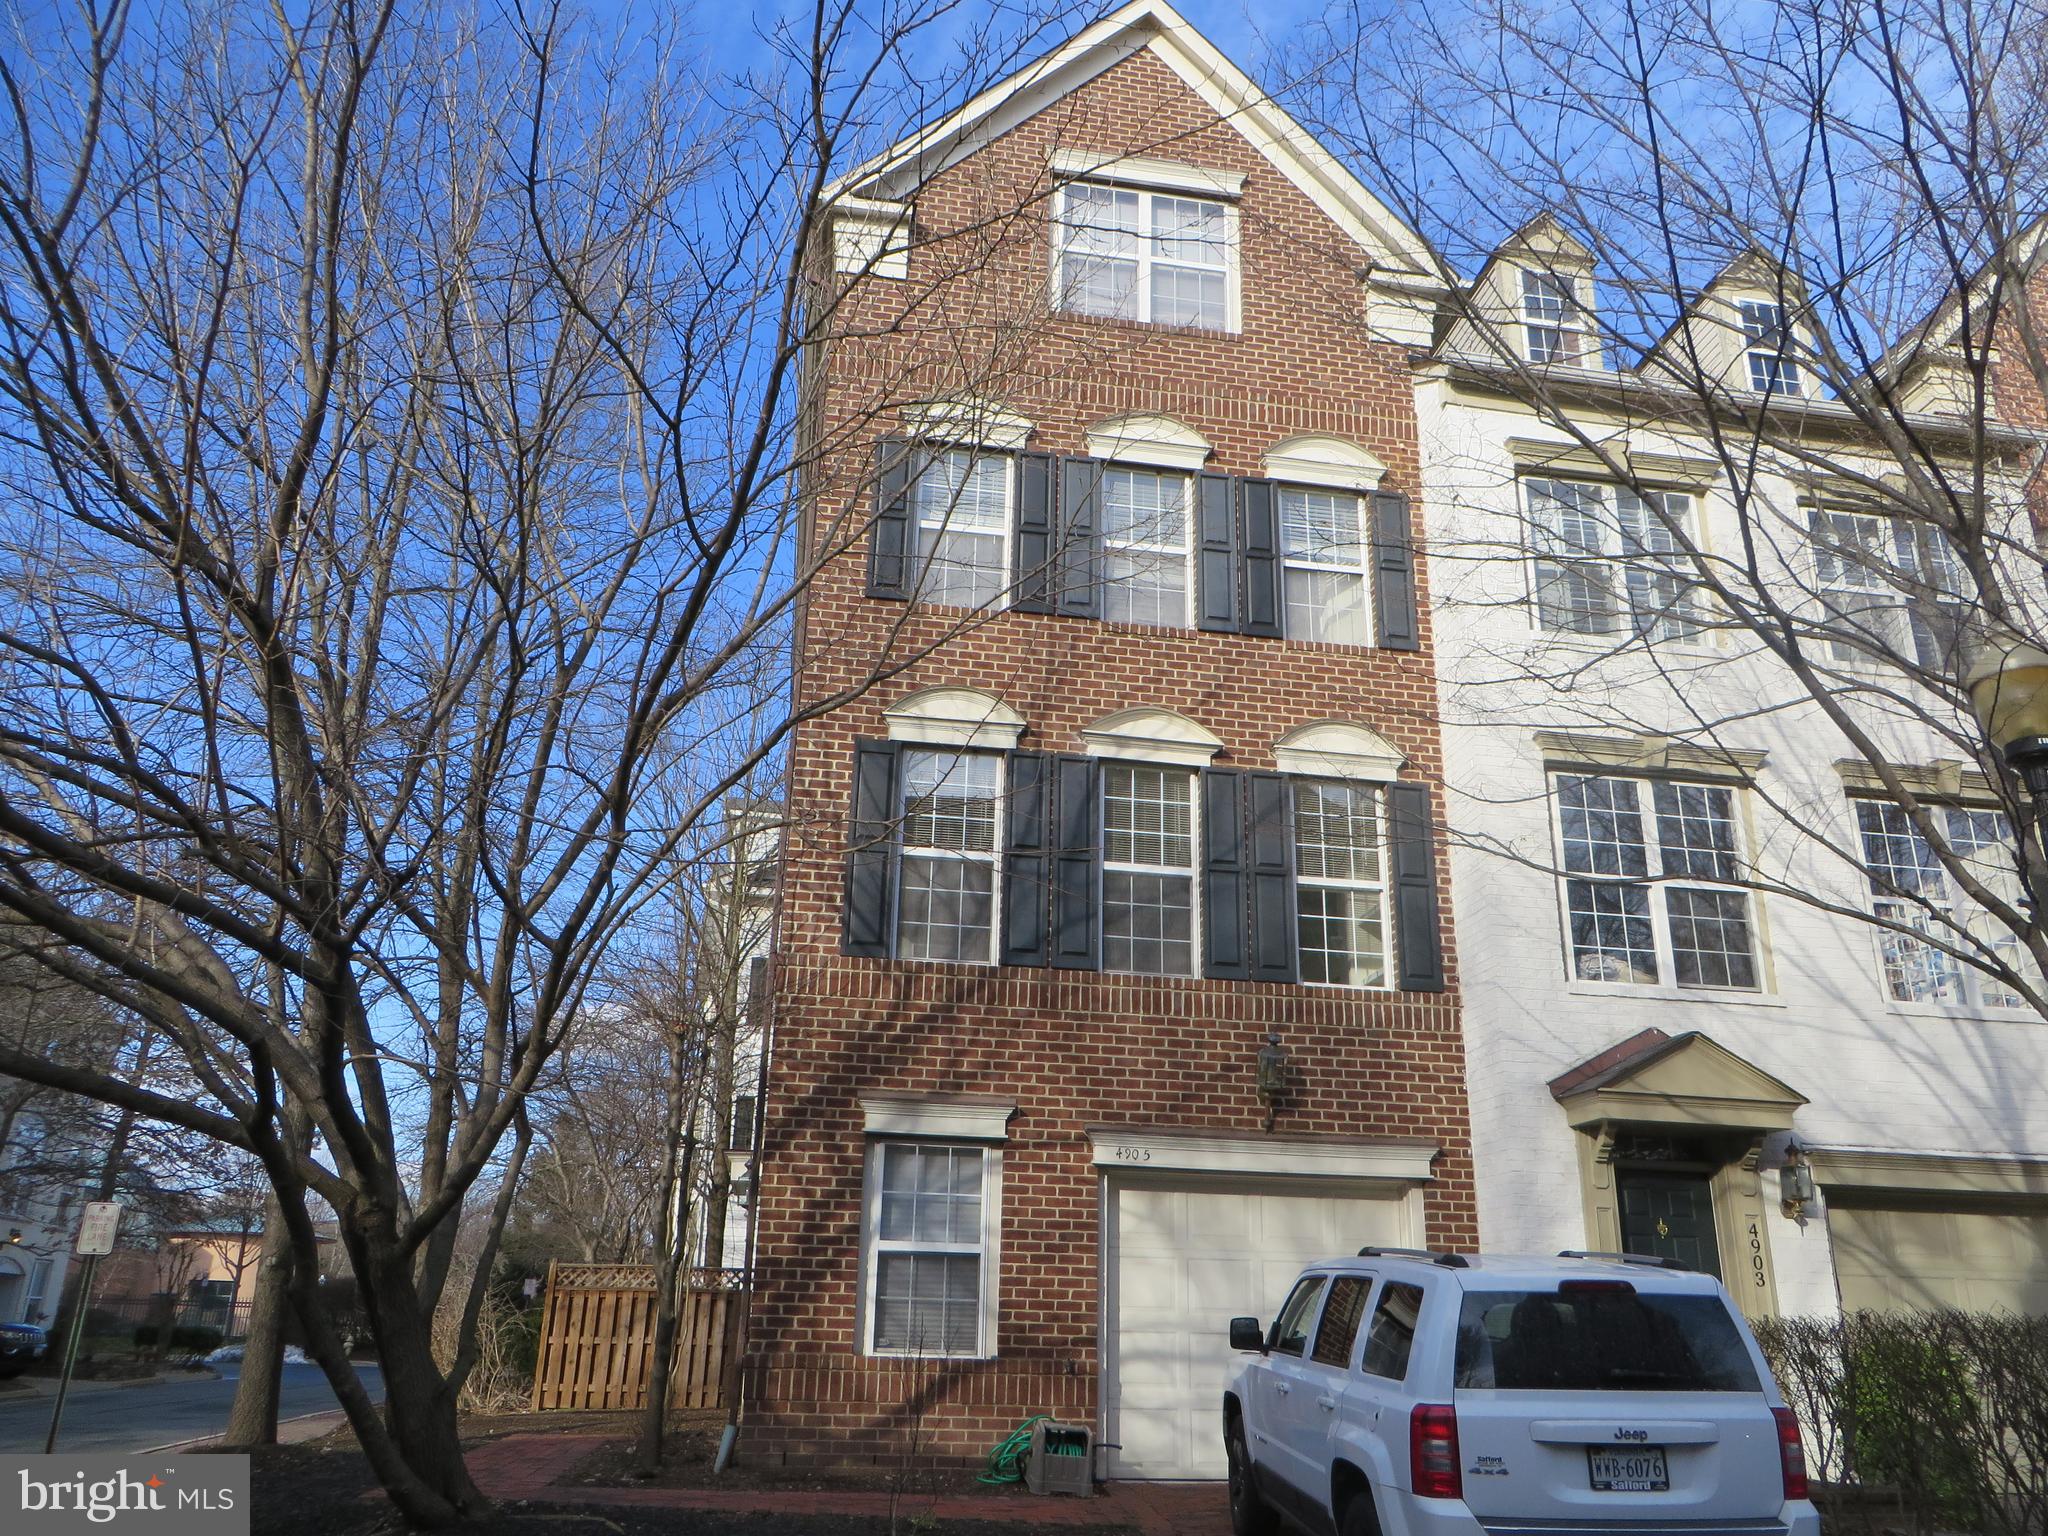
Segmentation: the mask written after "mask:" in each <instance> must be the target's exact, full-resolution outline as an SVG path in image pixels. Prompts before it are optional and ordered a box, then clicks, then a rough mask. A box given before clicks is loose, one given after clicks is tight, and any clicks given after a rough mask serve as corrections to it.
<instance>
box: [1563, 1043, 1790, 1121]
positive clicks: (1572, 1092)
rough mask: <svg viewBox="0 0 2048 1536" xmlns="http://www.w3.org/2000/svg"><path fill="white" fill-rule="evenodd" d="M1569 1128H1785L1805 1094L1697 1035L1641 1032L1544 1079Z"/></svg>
mask: <svg viewBox="0 0 2048 1536" xmlns="http://www.w3.org/2000/svg"><path fill="white" fill-rule="evenodd" d="M1549 1087H1550V1095H1551V1097H1552V1098H1554V1099H1556V1100H1557V1101H1558V1103H1560V1104H1562V1105H1563V1106H1564V1107H1565V1110H1566V1113H1567V1116H1568V1118H1569V1119H1570V1121H1571V1123H1572V1124H1573V1125H1574V1126H1579V1127H1582V1128H1583V1127H1585V1126H1587V1125H1591V1124H1595V1123H1598V1122H1601V1121H1619V1122H1628V1123H1635V1124H1652V1125H1670V1126H1699V1127H1721V1128H1724V1129H1734V1128H1742V1129H1748V1130H1757V1131H1781V1130H1789V1129H1790V1128H1791V1125H1792V1115H1793V1112H1794V1111H1796V1110H1797V1109H1799V1108H1800V1107H1801V1106H1802V1105H1804V1104H1805V1103H1806V1102H1807V1099H1806V1095H1805V1094H1803V1093H1801V1092H1799V1090H1798V1089H1796V1088H1791V1087H1788V1086H1787V1085H1786V1084H1785V1083H1783V1082H1781V1081H1779V1079H1777V1078H1775V1077H1773V1076H1772V1075H1771V1074H1770V1073H1768V1072H1766V1071H1764V1069H1763V1068H1761V1067H1759V1066H1757V1065H1755V1064H1754V1063H1752V1062H1748V1061H1745V1060H1743V1059H1742V1058H1741V1057H1740V1056H1737V1055H1736V1054H1735V1053H1734V1052H1733V1051H1731V1050H1729V1049H1728V1048H1727V1047H1726V1046H1724V1045H1719V1044H1717V1043H1716V1042H1715V1041H1713V1040H1711V1039H1709V1038H1708V1037H1707V1036H1706V1035H1703V1034H1701V1033H1700V1032H1699V1031H1698V1030H1688V1031H1686V1033H1684V1034H1682V1035H1675V1036H1674V1035H1666V1034H1665V1033H1664V1032H1663V1031H1662V1030H1660V1029H1646V1030H1643V1031H1641V1032H1639V1033H1637V1034H1635V1035H1631V1036H1630V1037H1629V1038H1628V1039H1626V1040H1624V1041H1622V1042H1621V1043H1620V1044H1618V1045H1615V1046H1612V1047H1610V1048H1609V1049H1607V1050H1605V1051H1602V1052H1601V1053H1600V1054H1599V1055H1597V1056H1594V1057H1592V1058H1591V1059H1589V1060H1587V1061H1584V1062H1581V1063H1580V1064H1579V1065H1578V1066H1576V1067H1574V1068H1572V1069H1571V1070H1570V1071H1568V1072H1564V1073H1561V1074H1560V1075H1558V1076H1557V1077H1554V1078H1552V1079H1551V1080H1550V1084H1549Z"/></svg>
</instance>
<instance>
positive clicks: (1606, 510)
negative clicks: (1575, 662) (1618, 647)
mask: <svg viewBox="0 0 2048 1536" xmlns="http://www.w3.org/2000/svg"><path fill="white" fill-rule="evenodd" d="M1522 494H1523V497H1524V499H1525V500H1526V502H1527V505H1528V516H1529V531H1530V543H1531V545H1532V546H1533V552H1534V555H1535V588H1536V621H1537V623H1538V624H1539V625H1540V626H1541V627H1542V628H1544V629H1547V630H1555V631H1560V632H1563V633H1568V634H1580V635H1623V634H1627V635H1634V636H1637V637H1639V638H1642V639H1647V640H1658V641H1670V640H1676V641H1689V640H1694V639H1696V638H1698V635H1699V629H1700V613H1699V603H1698V599H1697V597H1696V595H1695V590H1694V586H1695V584H1694V583H1693V581H1692V580H1691V579H1690V577H1689V576H1688V575H1687V574H1686V565H1687V560H1688V556H1687V555H1686V554H1685V553H1684V550H1685V546H1686V544H1687V543H1688V542H1689V541H1691V540H1692V539H1693V537H1694V534H1693V522H1692V518H1693V504H1692V497H1690V496H1688V495H1686V494H1684V493H1683V492H1680V491H1653V492H1650V493H1648V494H1647V495H1646V494H1640V493H1638V492H1636V491H1632V490H1628V489H1626V488H1624V487H1621V486H1614V485H1603V484H1599V483H1597V482H1593V481H1580V480H1556V479H1542V478H1537V477H1535V476H1527V477H1525V478H1524V479H1523V481H1522Z"/></svg>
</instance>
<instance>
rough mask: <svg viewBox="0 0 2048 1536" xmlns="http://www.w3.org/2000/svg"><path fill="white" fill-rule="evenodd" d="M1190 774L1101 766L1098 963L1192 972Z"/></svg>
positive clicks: (1155, 972) (1153, 972)
mask: <svg viewBox="0 0 2048 1536" xmlns="http://www.w3.org/2000/svg"><path fill="white" fill-rule="evenodd" d="M1194 786H1195V776H1194V774H1193V773H1191V772H1189V771H1188V770H1186V769H1184V768H1141V767H1125V766H1124V765H1122V764H1119V763H1107V764H1105V765H1104V766H1103V770H1102V968H1103V969H1104V970H1106V971H1135V972H1139V973H1141V974H1144V975H1148V976H1192V975H1194V974H1195V814H1194V800H1195V790H1194Z"/></svg>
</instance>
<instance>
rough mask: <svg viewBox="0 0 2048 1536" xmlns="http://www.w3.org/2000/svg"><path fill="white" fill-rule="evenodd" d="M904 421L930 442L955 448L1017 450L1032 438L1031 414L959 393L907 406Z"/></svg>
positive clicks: (923, 439)
mask: <svg viewBox="0 0 2048 1536" xmlns="http://www.w3.org/2000/svg"><path fill="white" fill-rule="evenodd" d="M903 424H904V426H905V428H906V429H907V430H908V431H909V432H910V434H911V436H913V437H916V438H918V439H920V440H922V441H924V442H927V443H941V444H944V445H946V446H948V447H954V448H993V449H997V450H999V451H1001V452H1006V453H1015V452H1017V451H1018V450H1020V449H1022V448H1023V447H1024V445H1025V444H1026V443H1027V442H1029V441H1030V440H1031V429H1032V423H1031V421H1030V419H1029V418H1027V417H1024V416H1020V415H1018V414H1017V413H1016V412H1015V411H1013V410H1011V409H1009V407H1007V406H1004V405H999V404H997V403H996V402H995V401H993V400H980V399H975V398H973V397H971V396H965V395H962V396H958V397H955V398H952V399H945V400H928V401H925V402H924V403H923V404H921V405H910V406H905V407H904V410H903Z"/></svg>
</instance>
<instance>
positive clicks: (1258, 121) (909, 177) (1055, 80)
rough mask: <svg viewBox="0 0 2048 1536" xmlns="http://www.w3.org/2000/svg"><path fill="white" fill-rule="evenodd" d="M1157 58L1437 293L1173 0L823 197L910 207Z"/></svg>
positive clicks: (1004, 89)
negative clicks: (957, 169) (1037, 119)
mask: <svg viewBox="0 0 2048 1536" xmlns="http://www.w3.org/2000/svg"><path fill="white" fill-rule="evenodd" d="M1140 52H1150V53H1151V54H1153V55H1154V56H1155V57H1157V58H1158V59H1159V60H1160V62H1162V63H1163V64H1165V65H1166V67H1167V68H1168V69H1170V70H1172V71H1173V73H1174V74H1175V75H1176V76H1178V77H1179V79H1180V80H1181V81H1182V82H1183V83H1184V84H1185V85H1186V86H1187V87H1188V89H1189V90H1190V91H1192V92H1194V94H1195V95H1197V96H1199V97H1200V98H1201V99H1202V100H1203V101H1205V102H1207V103H1208V105H1209V106H1210V107H1211V108H1213V109H1214V110H1215V112H1216V113H1217V115H1218V116H1219V117H1221V118H1222V119H1223V120H1224V121H1225V122H1226V123H1228V124H1229V125H1230V126H1231V127H1232V128H1234V129H1236V130H1237V132H1238V133H1239V134H1240V135H1242V136H1243V138H1244V139H1245V141H1246V142H1247V143H1248V144H1250V145H1251V146H1252V147H1253V148H1254V149H1256V150H1257V151H1258V152H1259V153H1260V154H1261V155H1263V156H1264V157H1265V158H1266V159H1267V160H1268V161H1269V162H1271V164H1272V165H1273V166H1274V168H1275V169H1277V170H1278V171H1279V172H1280V174H1281V175H1283V176H1285V177H1286V178H1287V179H1288V181H1290V182H1292V183H1293V184H1294V185H1295V186H1296V187H1297V188H1299V189H1300V191H1301V192H1302V193H1303V194H1304V195H1305V196H1306V197H1307V198H1308V199H1309V200H1310V201H1311V202H1313V203H1314V204H1315V205H1316V207H1317V208H1319V209H1321V210H1322V212H1323V213H1324V214H1325V215H1326V216H1327V217H1328V218H1329V219H1330V220H1331V222H1333V223H1334V224H1336V225H1337V226H1338V228H1340V229H1342V230H1343V231H1344V232H1345V234H1346V235H1348V236H1349V237H1350V238H1351V239H1352V240H1353V241H1355V242H1356V243H1357V244H1358V245H1359V246H1360V247H1361V248H1363V249H1364V250H1365V251H1366V252H1367V253H1368V254H1369V255H1370V256H1371V258H1372V260H1373V263H1374V265H1375V266H1376V267H1379V268H1382V269H1386V270H1384V271H1382V273H1381V274H1380V275H1381V278H1382V280H1384V279H1385V278H1387V277H1399V278H1403V279H1407V280H1409V282H1410V283H1413V284H1421V285H1424V286H1428V287H1432V288H1433V287H1437V286H1439V284H1438V283H1437V280H1436V278H1435V276H1434V267H1433V265H1432V263H1431V261H1430V258H1429V253H1428V249H1427V247H1426V246H1425V245H1424V243H1423V241H1422V240H1421V238H1420V237H1419V236H1418V235H1417V234H1416V233H1415V231H1414V230H1412V229H1410V228H1409V227H1408V225H1407V224H1406V223H1405V222H1403V221H1402V220H1401V219H1400V218H1399V217H1398V216H1396V215H1395V213H1394V212H1393V210H1392V209H1390V208H1388V207H1387V206H1386V204H1385V203H1383V202H1381V201H1380V199H1379V198H1377V197H1376V196H1374V195H1373V193H1372V192H1370V191H1369V190H1368V189H1367V188H1366V186H1365V184H1364V183H1363V182H1361V181H1360V180H1359V179H1358V178H1357V177H1356V176H1354V175H1353V174H1352V173H1351V172H1350V171H1349V170H1348V169H1346V168H1345V166H1344V165H1343V164H1342V163H1341V162H1340V161H1339V160H1338V159H1337V158H1336V157H1335V156H1334V155H1332V154H1331V153H1330V152H1329V151H1328V150H1326V149H1324V148H1323V146H1322V145H1321V144H1320V143H1318V142H1317V141H1316V139H1315V137H1314V136H1313V135H1312V134H1310V133H1309V132H1308V130H1307V129H1305V128H1303V127H1302V126H1301V124H1300V123H1299V122H1297V121H1296V120H1295V119H1294V118H1293V116H1291V115H1290V114H1289V113H1288V112H1287V111H1286V110H1285V109H1283V108H1282V107H1281V106H1280V105H1279V103H1277V102H1276V101H1274V100H1273V99H1272V97H1270V96H1268V95H1267V94H1266V93H1265V92H1264V91H1263V90H1261V89H1260V88H1259V86H1258V85H1257V84H1256V83H1254V82H1253V80H1252V79H1251V77H1250V76H1248V75H1247V74H1245V72H1244V71H1243V70H1241V69H1239V68H1238V67H1237V66H1236V65H1235V64H1233V63H1231V61H1230V60H1229V59H1228V58H1227V57H1225V56H1224V54H1223V53H1222V52H1221V51H1220V50H1219V49H1218V48H1217V47H1216V45H1215V44H1214V43H1212V42H1210V41H1209V40H1208V39H1207V38H1206V37H1204V36H1202V34H1201V33H1200V32H1198V31H1196V30H1195V28H1194V27H1193V26H1192V25H1190V24H1189V23H1188V21H1187V20H1186V19H1185V18H1184V17H1182V16H1181V14H1180V13H1179V12H1178V11H1176V10H1174V8H1173V7H1172V6H1170V5H1168V4H1167V3H1166V0H1132V3H1131V4H1129V5H1126V6H1123V7H1121V8H1120V9H1118V10H1115V11H1112V12H1111V13H1110V14H1109V15H1107V16H1105V17H1103V18H1102V19H1101V20H1100V21H1098V22H1096V23H1094V24H1093V25H1092V26H1088V27H1084V28H1083V29H1082V30H1081V31H1080V32H1077V33H1076V34H1075V35H1074V36H1073V37H1072V38H1070V39H1069V40H1068V41H1067V42H1066V43H1064V44H1062V45H1061V46H1060V47H1058V48H1056V49H1054V50H1053V51H1052V52H1051V53H1048V54H1046V55H1044V56H1043V57H1041V58H1039V59H1038V60H1036V61H1035V62H1033V63H1031V64H1028V65H1026V66H1025V67H1024V68H1022V69H1020V70H1018V71H1017V72H1016V73H1015V74H1013V75H1010V76H1009V77H1008V78H1007V79H1005V80H1003V81H1001V82H1000V83H998V84H996V85H993V86H990V87H989V88H988V89H987V90H985V91H983V92H982V93H981V94H980V95H978V96H976V97H975V98H974V99H973V100H971V101H969V102H968V103H967V104H966V105H964V106H962V107H960V108H958V109H957V110H956V111H954V112H952V113H950V114H948V115H947V116H945V117H943V118H941V119H939V120H938V121H937V122H935V123H932V124H930V125H928V126H927V127H925V128H922V129H920V130H919V131H918V132H916V133H914V134H911V135H910V136H909V137H908V138H905V139H902V140H899V141H898V142H897V143H895V144H893V145H891V146H890V147H889V148H888V149H886V150H884V151H883V152H882V153H881V154H879V155H876V156H875V157H874V158H872V159H870V160H868V161H867V162H866V163H864V164H862V165H859V166H856V167H855V168H854V169H853V170H851V171H848V172H847V173H846V174H845V175H843V176H841V177H839V178H838V179H837V180H835V181H833V182H832V183H831V184H829V185H828V186H827V187H826V188H825V190H824V192H823V194H822V195H821V200H822V201H823V202H825V203H827V204H830V203H835V202H839V201H842V200H846V199H866V198H872V199H882V200H894V199H901V198H903V197H905V196H907V195H909V194H910V193H911V192H912V191H914V190H915V188H916V187H917V186H918V185H919V184H920V183H922V182H924V181H926V180H928V179H930V178H931V177H932V176H933V175H935V174H937V173H938V172H940V171H942V170H944V169H946V168H947V167H948V166H951V165H955V164H957V163H958V162H960V161H961V160H963V159H965V158H967V157H968V156H969V155H972V154H973V153H975V152H976V151H977V150H979V149H981V148H983V147H985V146H986V145H988V144H989V143H991V142H993V141H994V140H995V139H997V138H999V137H1000V136H1001V135H1003V134H1005V133H1007V132H1009V131H1010V130H1011V129H1013V128H1015V127H1016V126H1017V125H1018V124H1020V123H1022V122H1025V121H1026V120H1028V119H1029V118H1031V117H1034V116H1036V115H1037V114H1038V113H1040V112H1042V111H1044V110H1045V109H1046V108H1047V107H1049V106H1052V105H1053V104H1054V103H1056V102H1058V101H1060V100H1061V99H1062V98H1064V97H1066V96H1068V95H1071V94H1072V93H1073V92H1074V91H1076V90H1078V89H1080V88H1081V87H1082V86H1084V85H1086V84H1087V83H1088V82H1089V81H1091V80H1093V79H1095V78H1096V77H1097V76H1098V75H1101V74H1102V73H1104V72H1105V71H1106V70H1108V69H1110V68H1112V67H1113V66H1115V65H1117V64H1120V63H1122V62H1123V61H1124V60H1125V59H1127V58H1130V57H1131V56H1132V55H1134V54H1137V53H1140Z"/></svg>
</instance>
